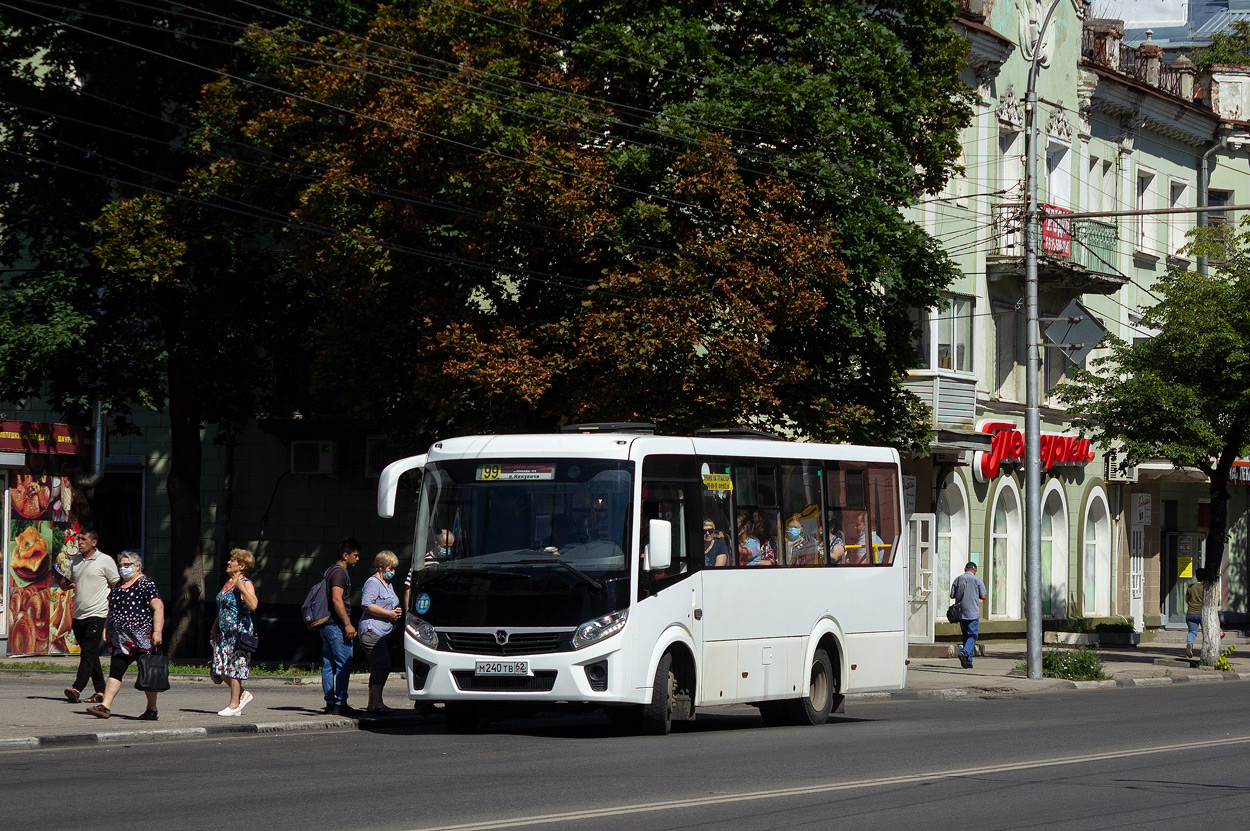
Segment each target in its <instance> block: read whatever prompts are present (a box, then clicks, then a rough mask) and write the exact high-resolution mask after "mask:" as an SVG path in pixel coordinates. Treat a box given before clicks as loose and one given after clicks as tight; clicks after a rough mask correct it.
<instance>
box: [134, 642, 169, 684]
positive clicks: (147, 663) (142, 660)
mask: <svg viewBox="0 0 1250 831" xmlns="http://www.w3.org/2000/svg"><path fill="white" fill-rule="evenodd" d="M135 666H137V667H138V668H139V677H138V678H136V679H135V689H136V690H142V691H143V692H165V690H167V689H169V656H168V655H166V654H165V653H163V652H140V653H139V658H138V660H136V661H135Z"/></svg>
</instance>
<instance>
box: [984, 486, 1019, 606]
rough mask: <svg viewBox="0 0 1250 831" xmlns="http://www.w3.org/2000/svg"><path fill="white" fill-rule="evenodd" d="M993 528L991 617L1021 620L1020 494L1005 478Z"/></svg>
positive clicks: (990, 582) (995, 508) (995, 502)
mask: <svg viewBox="0 0 1250 831" xmlns="http://www.w3.org/2000/svg"><path fill="white" fill-rule="evenodd" d="M992 517H993V519H992V520H991V525H990V580H989V585H988V587H987V588H988V589H989V592H990V617H996V618H1013V619H1014V618H1019V617H1020V599H1021V595H1022V588H1023V577H1024V548H1023V534H1022V530H1023V525H1024V523H1023V521H1022V519H1021V516H1020V493H1019V490H1018V489H1017V488H1016V487H1015V483H1014V482H1013V481H1012V480H1011V479H1005V480H1004V481H1003V485H1002V487H1000V488H999V490H998V497H997V499H995V500H994V512H993V514H992Z"/></svg>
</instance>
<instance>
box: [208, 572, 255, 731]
mask: <svg viewBox="0 0 1250 831" xmlns="http://www.w3.org/2000/svg"><path fill="white" fill-rule="evenodd" d="M255 565H256V558H255V557H253V556H252V552H250V551H248V550H246V549H244V548H236V549H234V550H233V551H231V552H230V559H229V560H228V561H227V562H226V582H225V584H224V585H223V586H222V587H221V591H219V592H217V620H215V621H213V631H212V632H211V636H212V644H213V669H212V675H213V681H214V682H216V683H218V684H220V683H221V681H222V679H223V678H224V679H225V680H226V681H227V683H229V685H230V703H229V704H227V705H226V709H224V710H219V711H218V712H217V715H219V716H237V715H241V714H242V713H243V708H244V707H246V706H247V703H248V702H249V701H251V700H252V694H251V693H250V692H248V691H247V690H245V689H243V682H244V681H246V680H247V672H248V664H249V663H250V661H251V658H252V652H253V650H255V649H256V635H255V630H254V628H253V625H252V612H254V611H256V607H257V605H258V601H257V600H256V587H255V586H254V585H253V584H252V581H251V580H249V579H248V578H247V573H248V572H249V571H251V570H252V569H253V568H254V567H255Z"/></svg>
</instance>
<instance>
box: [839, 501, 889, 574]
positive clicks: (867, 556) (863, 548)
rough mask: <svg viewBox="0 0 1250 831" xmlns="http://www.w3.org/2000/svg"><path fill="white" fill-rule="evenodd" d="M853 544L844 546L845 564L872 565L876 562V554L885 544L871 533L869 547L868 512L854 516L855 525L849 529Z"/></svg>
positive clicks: (874, 532)
mask: <svg viewBox="0 0 1250 831" xmlns="http://www.w3.org/2000/svg"><path fill="white" fill-rule="evenodd" d="M851 539H852V540H854V542H853V543H851V544H850V545H847V546H846V562H847V563H849V564H851V565H872V564H873V563H875V562H876V561H877V554H878V552H879V551H880V547H881V546H884V545H885V542H884V541H883V540H882V539H881V537H880V536H878V535H877V532H876V531H873V532H872V541H871V547H869V545H870V544H869V537H868V512H867V511H859V512H858V513H856V514H855V524H854V527H853V528H852V529H851Z"/></svg>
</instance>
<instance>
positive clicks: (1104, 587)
mask: <svg viewBox="0 0 1250 831" xmlns="http://www.w3.org/2000/svg"><path fill="white" fill-rule="evenodd" d="M1081 565H1082V569H1083V571H1084V574H1083V575H1082V576H1083V582H1084V595H1085V596H1084V606H1085V616H1086V617H1106V616H1108V615H1110V614H1111V513H1110V511H1108V509H1107V497H1106V495H1105V494H1103V492H1102V491H1101V490H1097V491H1095V492H1094V494H1093V495H1092V496H1091V497H1090V500H1089V502H1088V504H1086V506H1085V539H1084V558H1083V561H1082V564H1081Z"/></svg>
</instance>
